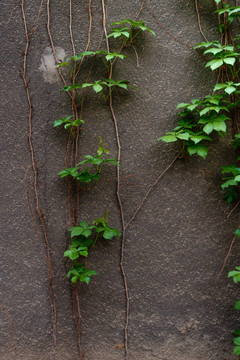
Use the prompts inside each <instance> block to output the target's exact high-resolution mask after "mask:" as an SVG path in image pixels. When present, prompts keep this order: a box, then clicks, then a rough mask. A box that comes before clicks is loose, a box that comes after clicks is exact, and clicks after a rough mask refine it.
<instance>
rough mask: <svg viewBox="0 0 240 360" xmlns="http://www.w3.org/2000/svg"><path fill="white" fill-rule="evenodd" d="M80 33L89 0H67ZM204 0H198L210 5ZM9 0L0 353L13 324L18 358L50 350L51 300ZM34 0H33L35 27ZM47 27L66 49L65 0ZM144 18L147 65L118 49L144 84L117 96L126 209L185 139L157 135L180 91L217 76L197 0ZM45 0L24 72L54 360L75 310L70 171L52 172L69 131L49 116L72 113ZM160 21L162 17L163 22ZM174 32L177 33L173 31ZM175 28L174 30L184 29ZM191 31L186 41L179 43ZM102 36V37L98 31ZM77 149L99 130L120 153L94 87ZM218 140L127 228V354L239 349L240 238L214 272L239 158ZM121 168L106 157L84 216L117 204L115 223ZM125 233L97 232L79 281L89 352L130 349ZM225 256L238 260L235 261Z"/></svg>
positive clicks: (201, 90) (92, 355) (112, 358)
mask: <svg viewBox="0 0 240 360" xmlns="http://www.w3.org/2000/svg"><path fill="white" fill-rule="evenodd" d="M72 2H73V4H72V5H73V37H74V40H75V43H76V49H77V52H81V51H83V50H84V49H85V47H86V43H87V36H88V2H87V1H83V2H80V1H77V0H73V1H72ZM200 5H202V8H201V9H202V10H201V19H202V27H203V28H204V30H205V31H206V34H207V36H208V38H209V39H213V38H214V36H215V35H216V33H215V24H214V22H213V17H212V11H213V8H212V7H211V4H210V2H209V4H207V5H206V2H205V1H202V4H200ZM203 5H204V6H203ZM13 6H14V1H5V3H4V4H3V7H2V39H1V49H2V57H1V62H2V67H3V72H2V76H1V80H2V85H1V93H2V110H3V115H2V131H1V147H2V149H1V150H2V151H1V176H2V200H1V220H2V221H1V223H2V224H1V225H2V232H1V233H2V239H1V285H0V291H1V301H0V304H1V308H0V321H1V322H0V329H1V337H0V359H1V360H10V359H11V360H12V359H14V351H13V350H14V349H13V333H12V328H11V323H10V321H9V317H8V316H7V313H6V311H4V310H3V307H4V309H6V310H7V312H8V314H9V315H10V316H11V318H12V320H13V324H14V328H15V337H16V346H17V352H18V359H22V360H30V359H32V360H46V359H53V355H52V353H53V345H52V344H53V335H52V306H51V298H50V291H49V279H48V273H47V265H46V254H45V245H44V238H43V234H42V231H41V227H40V224H39V222H38V221H37V220H36V223H37V235H38V236H35V235H34V231H33V226H32V217H31V214H30V212H29V208H28V202H27V193H28V192H29V196H30V203H31V204H32V205H33V192H32V189H33V178H32V169H31V162H30V154H29V148H28V104H27V99H26V93H25V89H24V86H23V81H22V79H21V77H20V76H19V69H20V68H21V67H22V65H23V55H22V53H21V51H22V50H23V49H24V48H25V38H24V26H23V21H22V16H21V11H20V8H19V6H18V5H17V7H16V8H14V10H13V14H12V18H11V20H10V21H9V22H8V23H7V20H8V17H9V15H10V12H11V9H12V7H13ZM140 6H141V2H140V0H131V1H130V0H126V1H121V2H120V1H117V0H111V1H110V2H109V7H108V18H107V23H108V24H110V23H111V22H112V21H114V20H118V19H123V18H134V17H135V16H136V14H137V12H138V11H139V8H140ZM38 7H39V1H33V0H28V1H25V11H26V16H27V21H28V26H29V29H31V28H32V27H33V26H34V23H35V21H36V16H37V12H38ZM50 11H51V31H52V36H53V41H54V44H55V46H56V48H57V56H58V58H59V59H61V60H63V59H64V57H65V56H70V55H71V54H72V48H71V42H70V36H69V2H68V1H60V0H58V1H56V0H52V1H51V2H50ZM92 14H93V28H92V34H91V39H92V40H91V47H90V49H92V50H95V49H96V48H97V46H98V43H99V40H100V38H101V36H102V9H101V1H100V0H93V1H92ZM141 18H142V19H144V20H146V21H147V22H148V24H149V26H150V27H151V28H152V29H153V30H154V31H155V32H156V34H157V36H156V38H153V37H152V36H150V34H144V36H143V37H142V40H141V41H139V45H138V50H137V51H138V56H139V62H140V64H139V67H137V66H136V56H135V54H134V51H133V49H130V48H129V49H127V50H126V51H125V54H126V55H128V59H127V61H126V62H125V63H124V64H123V63H119V64H118V65H117V67H116V70H115V75H116V77H117V78H125V79H129V80H130V81H131V82H132V83H133V84H134V85H135V86H136V87H137V88H138V91H137V92H131V93H130V94H127V95H126V94H124V95H123V97H121V101H120V102H118V101H115V103H114V107H115V112H116V116H117V119H118V122H119V128H120V138H121V144H122V162H121V196H122V200H123V206H124V212H125V217H126V221H128V220H129V219H130V218H131V216H132V214H133V212H134V210H135V209H136V207H137V206H138V204H139V203H140V201H141V199H142V197H143V196H144V194H145V193H146V191H147V189H148V188H149V186H150V184H151V183H152V182H153V181H154V180H155V179H156V178H157V176H158V175H159V174H160V173H161V172H162V171H163V170H164V169H165V168H166V167H167V166H168V165H169V164H170V162H171V161H172V159H173V158H174V157H175V156H176V154H177V151H178V149H177V147H176V146H175V145H174V144H173V145H166V144H164V143H158V142H157V141H156V139H157V137H159V136H161V135H163V134H164V132H165V131H167V130H170V129H172V127H173V124H175V123H176V110H175V108H176V105H177V104H178V103H179V102H182V101H186V100H190V99H192V98H195V97H200V96H204V95H206V94H207V93H208V92H209V91H210V88H211V85H212V84H213V83H214V81H215V79H214V77H211V76H212V75H211V73H210V71H208V70H206V69H204V61H203V59H202V58H201V57H199V56H198V55H197V54H196V53H195V52H194V51H193V49H192V48H191V47H192V46H193V45H194V44H195V43H197V42H200V41H202V37H201V34H200V32H199V28H198V23H197V16H196V10H195V7H194V1H188V0H178V1H162V0H151V1H148V2H146V4H145V7H144V10H143V12H142V15H141ZM46 23H47V12H46V2H45V1H43V9H42V12H41V16H40V19H39V27H38V29H37V31H36V33H35V34H34V35H33V37H32V39H31V44H30V49H29V55H28V59H27V74H28V75H27V76H28V78H29V79H30V83H29V89H30V92H31V98H32V104H33V119H32V124H33V135H32V138H33V145H34V149H35V159H36V164H37V168H38V181H39V185H38V191H39V198H40V207H41V209H42V211H43V213H44V218H45V222H46V227H47V233H48V237H49V242H50V249H51V259H52V268H53V286H54V292H55V296H56V306H57V348H56V359H57V360H63V359H64V360H70V359H71V360H75V359H79V353H78V338H77V332H76V327H75V324H74V321H73V317H72V290H71V286H70V284H69V280H68V279H66V267H65V262H64V259H63V252H64V250H65V247H66V242H67V228H68V209H67V199H66V196H67V195H66V194H67V192H66V182H64V181H62V180H61V179H59V178H58V177H57V176H56V174H57V173H58V172H59V171H60V170H62V169H63V168H64V161H63V160H64V154H65V149H66V134H65V133H64V131H61V130H54V129H53V127H52V123H53V121H54V120H56V119H58V118H60V117H62V116H65V115H67V114H69V110H70V111H71V103H70V101H69V99H68V97H67V96H66V94H63V93H61V91H60V90H61V88H62V84H61V82H60V81H59V78H58V75H57V73H56V69H55V67H54V66H55V64H54V61H53V58H52V53H51V47H50V42H49V38H48V34H47V30H46ZM160 25H161V26H160ZM171 34H172V35H173V36H171ZM175 38H177V39H179V40H180V42H178V41H176V39H175ZM184 43H187V44H188V45H190V46H186V45H184ZM103 46H105V44H104V42H103ZM83 118H84V119H85V125H84V127H83V130H82V132H81V134H80V148H79V151H80V155H79V158H81V155H84V154H87V153H93V152H94V151H95V149H96V147H97V144H98V136H99V135H101V136H102V137H103V139H104V142H105V143H106V146H107V147H108V148H109V149H110V150H111V153H112V155H114V156H116V151H117V147H116V141H115V133H114V127H113V122H112V118H111V114H110V112H109V108H108V106H107V105H105V104H104V103H103V102H102V101H101V100H100V99H99V98H98V97H96V96H95V95H93V96H92V97H91V98H87V99H86V102H85V106H84V110H83ZM216 142H217V144H215V145H212V147H211V152H210V154H209V156H208V157H207V160H205V161H204V160H202V159H196V158H187V159H182V160H178V161H177V162H176V163H175V165H174V166H173V167H172V168H171V169H170V170H169V171H168V172H167V173H166V174H165V176H164V177H163V178H162V180H161V181H160V182H159V183H158V184H157V186H156V187H155V188H154V190H153V191H152V193H151V194H150V196H149V197H148V199H147V201H146V203H145V205H144V206H143V208H142V209H141V211H140V212H139V214H138V215H137V217H136V219H135V220H134V221H133V222H132V224H131V226H130V227H129V228H128V230H127V233H126V246H125V260H124V263H125V269H126V273H127V279H128V286H129V292H130V300H131V307H130V318H129V359H131V360H156V359H158V360H175V359H178V360H193V359H199V360H206V359H219V360H231V359H234V358H235V357H234V356H233V355H231V353H232V335H231V332H232V331H233V330H234V329H235V328H236V327H237V324H236V322H237V315H236V312H235V311H234V310H233V303H234V300H235V299H236V297H237V294H236V288H235V287H234V285H232V283H231V281H228V280H227V272H228V271H229V270H230V269H231V268H232V267H233V264H236V265H237V260H238V259H237V254H238V251H239V245H238V244H237V243H236V244H235V245H234V247H233V251H232V255H231V256H230V259H229V262H228V263H227V266H226V268H225V270H224V272H223V274H222V276H221V277H220V278H219V279H218V273H219V270H220V268H221V266H222V263H223V260H224V258H225V256H226V253H227V250H228V247H229V245H230V242H231V239H232V232H233V230H234V229H235V228H236V224H237V214H233V215H232V217H231V218H230V219H226V215H227V213H228V211H229V206H228V205H227V204H226V203H225V202H224V201H223V200H222V199H221V196H220V191H219V186H220V183H221V176H220V171H219V168H220V166H223V165H225V164H228V163H229V162H230V161H231V155H229V154H231V150H230V148H229V146H228V145H226V143H225V142H224V140H223V139H220V140H216ZM115 180H116V179H115V169H113V168H110V167H108V168H107V169H106V171H104V174H103V178H102V181H100V182H99V184H97V186H95V188H94V189H93V191H92V192H90V193H89V192H87V193H83V194H81V196H80V205H79V214H80V217H81V219H84V220H88V219H90V220H93V219H94V218H95V217H98V216H100V215H102V213H103V212H104V211H107V210H109V211H110V219H111V224H113V225H114V226H116V227H118V228H120V217H119V209H118V204H117V201H116V195H115V191H116V181H115ZM119 261H120V240H114V241H113V242H112V243H103V244H99V245H98V246H97V247H96V249H95V250H94V253H93V254H92V255H91V256H90V259H89V263H90V265H89V267H90V266H91V267H92V268H94V269H96V270H97V271H98V276H96V277H94V279H93V280H92V281H91V283H90V285H89V286H88V287H87V286H85V285H84V286H82V287H81V289H80V291H79V294H80V307H81V331H82V347H83V349H84V352H85V359H86V360H121V359H124V350H123V348H121V346H116V345H118V344H121V343H123V329H124V326H125V295H124V288H123V281H122V276H121V273H120V269H119ZM230 263H231V265H229V264H230Z"/></svg>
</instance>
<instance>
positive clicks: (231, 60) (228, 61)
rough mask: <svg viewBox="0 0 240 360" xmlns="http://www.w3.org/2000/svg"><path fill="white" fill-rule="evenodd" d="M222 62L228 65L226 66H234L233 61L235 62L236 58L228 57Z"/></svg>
mask: <svg viewBox="0 0 240 360" xmlns="http://www.w3.org/2000/svg"><path fill="white" fill-rule="evenodd" d="M223 61H224V62H225V64H228V65H232V66H233V65H234V63H235V61H236V58H234V57H228V58H224V59H223Z"/></svg>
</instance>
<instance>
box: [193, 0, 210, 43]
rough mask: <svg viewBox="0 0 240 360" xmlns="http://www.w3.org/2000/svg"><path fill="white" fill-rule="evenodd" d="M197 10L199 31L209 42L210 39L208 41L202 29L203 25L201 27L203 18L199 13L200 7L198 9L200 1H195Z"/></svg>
mask: <svg viewBox="0 0 240 360" xmlns="http://www.w3.org/2000/svg"><path fill="white" fill-rule="evenodd" d="M195 8H196V12H197V19H198V27H199V31H200V33H201V34H202V36H203V38H204V39H205V41H206V42H208V39H207V37H206V35H205V34H204V32H203V29H202V25H201V18H200V12H199V7H198V0H195Z"/></svg>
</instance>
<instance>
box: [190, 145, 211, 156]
mask: <svg viewBox="0 0 240 360" xmlns="http://www.w3.org/2000/svg"><path fill="white" fill-rule="evenodd" d="M187 150H188V152H189V154H190V155H194V154H197V155H199V156H201V157H202V158H204V159H205V158H206V156H207V154H208V149H207V148H206V146H203V145H199V144H197V145H192V146H188V148H187Z"/></svg>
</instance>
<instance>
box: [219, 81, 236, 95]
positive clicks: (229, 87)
mask: <svg viewBox="0 0 240 360" xmlns="http://www.w3.org/2000/svg"><path fill="white" fill-rule="evenodd" d="M239 86H240V83H234V82H233V81H227V82H226V83H225V84H216V85H215V86H214V89H213V91H218V90H223V91H224V92H226V93H227V94H228V95H231V94H233V93H236V94H240V91H239V90H240V89H239V90H238V89H237V88H238V87H239Z"/></svg>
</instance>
